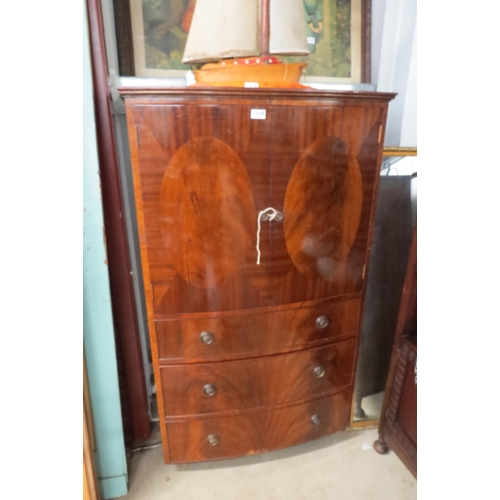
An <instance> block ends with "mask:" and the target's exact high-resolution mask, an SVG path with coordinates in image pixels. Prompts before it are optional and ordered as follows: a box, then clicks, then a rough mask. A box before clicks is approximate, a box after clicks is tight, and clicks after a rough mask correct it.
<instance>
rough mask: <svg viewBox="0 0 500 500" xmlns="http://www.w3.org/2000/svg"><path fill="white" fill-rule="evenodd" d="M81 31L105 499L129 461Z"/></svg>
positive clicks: (92, 344) (90, 326) (86, 287)
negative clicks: (124, 434)
mask: <svg viewBox="0 0 500 500" xmlns="http://www.w3.org/2000/svg"><path fill="white" fill-rule="evenodd" d="M84 12H86V10H85V3H84ZM83 32H84V43H83V47H84V54H83V62H84V68H83V76H84V81H83V90H84V93H83V94H84V95H83V98H84V99H83V117H84V121H83V341H84V349H85V356H86V360H87V370H88V377H89V386H90V399H91V404H92V413H93V417H94V429H95V438H96V453H95V457H94V458H95V464H96V469H97V477H98V482H99V490H100V494H101V498H102V499H108V498H115V497H119V496H123V495H125V494H126V493H127V462H126V455H125V443H124V438H123V426H122V417H121V409H120V393H119V385H118V370H117V363H116V351H115V340H114V330H113V317H112V312H111V297H110V290H109V275H108V267H107V264H106V262H107V261H106V259H107V255H106V243H105V237H104V219H103V212H102V200H101V189H100V178H99V163H98V156H97V144H96V135H95V117H94V108H93V96H92V70H91V65H90V52H89V39H88V23H87V18H86V15H84V30H83Z"/></svg>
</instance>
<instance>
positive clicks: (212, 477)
mask: <svg viewBox="0 0 500 500" xmlns="http://www.w3.org/2000/svg"><path fill="white" fill-rule="evenodd" d="M377 437H378V434H377V430H376V429H369V430H367V429H364V430H360V431H344V432H339V433H337V434H334V435H332V436H328V437H326V438H322V439H319V440H316V441H313V442H309V443H306V444H303V445H299V446H294V447H292V448H287V449H285V450H280V451H275V452H271V453H264V454H262V455H254V456H252V457H244V458H239V459H234V460H223V461H216V462H205V463H199V464H191V465H165V464H164V463H163V458H162V452H161V448H160V447H157V448H153V449H149V450H146V451H138V452H135V453H133V455H132V459H131V461H130V464H129V487H130V491H129V493H128V495H126V496H125V497H122V499H123V500H160V499H161V500H181V499H182V500H198V499H203V500H205V499H206V500H215V499H217V500H281V499H284V500H302V499H304V500H358V499H359V500H379V499H380V500H415V499H416V498H417V483H416V480H415V479H414V478H413V476H412V475H411V474H410V472H408V470H407V469H406V468H405V467H404V465H403V464H402V463H401V461H400V460H399V459H398V457H397V456H396V455H395V454H394V453H392V452H391V453H389V454H388V455H379V454H378V453H376V452H375V451H374V450H373V448H372V445H373V442H374V441H375V440H376V439H377Z"/></svg>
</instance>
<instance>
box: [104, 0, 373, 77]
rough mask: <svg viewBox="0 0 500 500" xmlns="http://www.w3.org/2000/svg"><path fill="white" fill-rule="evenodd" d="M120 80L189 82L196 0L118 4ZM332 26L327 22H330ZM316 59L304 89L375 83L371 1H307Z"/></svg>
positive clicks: (122, 1) (136, 0)
mask: <svg viewBox="0 0 500 500" xmlns="http://www.w3.org/2000/svg"><path fill="white" fill-rule="evenodd" d="M113 2H114V12H115V25H116V38H117V47H118V57H119V64H120V75H122V76H137V77H156V78H185V76H186V73H187V71H188V70H189V69H190V66H189V65H183V64H182V61H181V59H182V54H183V52H184V46H185V41H186V39H187V33H188V30H187V31H186V27H187V26H188V22H189V15H192V9H193V7H194V4H195V0H113ZM327 18H329V20H330V22H329V23H326V22H325V19H327ZM304 22H305V23H306V24H307V31H308V41H309V42H312V43H310V44H309V47H310V51H311V54H310V55H309V56H307V57H305V58H303V60H305V61H306V62H307V63H308V68H307V69H306V72H305V75H304V77H303V83H304V84H306V85H307V84H330V83H334V84H335V83H347V84H358V83H370V80H371V74H370V73H371V72H370V67H371V43H370V40H371V0H304Z"/></svg>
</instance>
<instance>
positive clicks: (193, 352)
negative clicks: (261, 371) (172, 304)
mask: <svg viewBox="0 0 500 500" xmlns="http://www.w3.org/2000/svg"><path fill="white" fill-rule="evenodd" d="M360 306H361V298H360V297H354V298H349V299H338V298H337V299H329V300H322V301H319V302H318V301H317V302H313V303H308V304H305V305H304V303H300V304H293V305H291V306H287V307H280V308H273V309H270V308H261V309H257V310H255V309H254V310H252V309H247V310H242V311H231V312H224V313H205V314H198V315H195V314H193V315H189V316H187V315H186V316H182V317H180V318H176V319H168V320H156V333H157V339H158V353H159V357H160V360H165V361H168V362H175V361H179V362H184V361H186V360H189V361H216V360H222V359H231V358H238V357H247V356H258V355H261V354H274V353H279V352H287V351H290V350H293V349H299V348H304V347H307V346H311V347H312V346H315V345H320V344H322V343H325V342H329V341H332V340H336V339H339V338H342V337H345V336H347V335H352V334H354V333H355V332H356V331H357V328H358V319H359V311H360ZM322 316H324V317H326V318H327V320H328V324H327V325H326V326H324V327H320V326H317V324H316V320H317V319H318V318H319V317H322ZM202 332H210V333H211V334H212V336H213V340H212V341H211V343H208V344H207V343H204V342H203V341H202V339H201V334H202Z"/></svg>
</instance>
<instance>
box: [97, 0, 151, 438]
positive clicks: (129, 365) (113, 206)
mask: <svg viewBox="0 0 500 500" xmlns="http://www.w3.org/2000/svg"><path fill="white" fill-rule="evenodd" d="M87 14H88V22H89V37H90V55H91V62H92V83H93V91H94V112H95V122H96V139H97V150H98V155H99V175H100V179H101V190H102V207H103V213H104V230H105V233H106V248H107V254H108V260H107V264H108V266H109V281H110V283H109V284H110V291H111V299H112V303H111V307H112V310H113V326H114V330H115V342H116V354H117V364H118V376H119V382H120V403H121V410H122V419H123V430H124V437H125V442H126V444H127V445H128V446H133V444H134V443H136V444H138V443H141V442H144V441H145V440H146V439H147V438H148V437H149V436H150V435H151V423H150V420H149V408H148V399H147V398H148V396H147V390H146V382H145V375H144V367H143V364H142V355H141V343H140V337H139V324H138V319H137V312H136V307H135V297H134V290H133V284H132V279H131V265H130V255H129V247H128V241H127V233H126V228H125V221H124V219H123V215H122V214H123V199H122V192H121V186H120V174H119V172H118V158H117V153H116V148H115V135H114V126H113V118H112V114H111V100H110V94H109V80H108V76H109V75H108V62H107V57H106V46H105V40H104V27H103V20H102V10H101V2H100V0H87Z"/></svg>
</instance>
